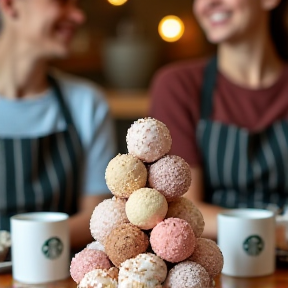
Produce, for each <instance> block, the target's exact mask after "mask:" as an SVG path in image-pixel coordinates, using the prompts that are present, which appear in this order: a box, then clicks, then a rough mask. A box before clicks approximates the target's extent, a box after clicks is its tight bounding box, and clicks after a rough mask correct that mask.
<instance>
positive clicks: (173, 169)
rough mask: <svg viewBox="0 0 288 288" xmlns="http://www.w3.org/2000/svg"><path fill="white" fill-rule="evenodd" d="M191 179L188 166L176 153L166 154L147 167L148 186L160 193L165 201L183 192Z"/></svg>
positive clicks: (187, 187) (186, 189)
mask: <svg viewBox="0 0 288 288" xmlns="http://www.w3.org/2000/svg"><path fill="white" fill-rule="evenodd" d="M191 179H192V178H191V170H190V166H189V165H188V163H187V162H185V160H184V159H183V158H181V157H179V156H176V155H166V156H165V157H163V158H161V159H159V160H158V161H157V162H155V163H154V164H152V165H151V166H150V168H149V175H148V184H149V186H150V187H152V188H154V189H156V190H158V191H159V192H160V193H162V194H163V195H164V196H165V197H166V199H167V201H172V200H174V199H175V198H177V197H180V196H182V195H183V194H185V193H186V192H187V191H188V189H189V187H190V185H191Z"/></svg>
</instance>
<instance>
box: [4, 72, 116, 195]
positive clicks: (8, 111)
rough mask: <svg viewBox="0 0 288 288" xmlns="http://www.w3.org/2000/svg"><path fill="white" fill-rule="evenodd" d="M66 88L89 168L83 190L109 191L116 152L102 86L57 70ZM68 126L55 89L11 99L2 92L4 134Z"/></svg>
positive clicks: (25, 135) (46, 131) (33, 135)
mask: <svg viewBox="0 0 288 288" xmlns="http://www.w3.org/2000/svg"><path fill="white" fill-rule="evenodd" d="M53 76H54V77H55V78H56V79H57V80H58V82H59V84H60V87H61V89H62V93H63V97H64V101H66V103H67V107H68V109H70V113H71V116H72V118H73V121H74V124H75V127H76V129H77V132H78V135H79V137H80V139H81V142H82V145H83V148H84V153H85V158H86V159H85V160H86V167H85V169H86V171H85V173H84V181H83V191H82V192H83V193H84V194H87V195H93V194H103V193H109V190H108V188H107V185H106V182H105V170H106V167H107V165H108V163H109V161H110V160H111V159H112V158H113V157H114V156H115V152H116V147H115V146H116V145H115V137H114V127H113V121H112V119H111V117H110V114H109V107H108V104H107V102H106V100H105V96H104V93H103V91H102V90H101V89H100V87H98V86H96V85H95V84H92V83H91V82H89V81H85V80H82V79H79V78H77V77H74V76H70V75H67V74H64V73H61V72H58V71H57V72H53ZM65 127H66V122H65V119H64V117H63V115H62V113H61V110H60V107H59V105H58V102H57V99H56V97H55V96H54V95H53V91H52V90H47V91H46V92H45V93H43V94H41V95H39V96H38V97H35V98H29V99H28V98H26V99H17V100H10V99H7V98H4V97H1V96H0V137H1V138H36V137H40V136H44V135H49V134H51V133H54V132H57V131H62V130H64V129H65Z"/></svg>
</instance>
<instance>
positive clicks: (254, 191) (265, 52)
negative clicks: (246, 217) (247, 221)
mask: <svg viewBox="0 0 288 288" xmlns="http://www.w3.org/2000/svg"><path fill="white" fill-rule="evenodd" d="M287 2H288V1H286V0H282V1H281V0H253V1H252V0H194V1H193V11H194V14H195V16H196V18H197V20H198V22H199V24H200V26H201V27H202V29H203V30H204V32H205V34H206V36H207V38H208V40H209V41H210V42H212V43H215V44H217V53H216V55H215V57H213V58H212V59H201V60H195V61H185V62H181V63H177V64H172V65H169V66H168V67H165V68H162V69H161V70H160V71H159V72H158V73H157V74H156V75H155V78H154V79H153V82H152V85H151V94H152V106H151V116H153V117H155V118H157V119H159V120H160V121H163V122H164V123H165V124H166V125H167V126H168V128H169V129H170V131H171V135H172V139H173V144H172V150H171V153H172V154H176V155H179V156H181V157H183V158H184V159H185V160H186V161H187V162H188V163H189V164H190V166H191V173H192V185H191V187H190V189H189V191H188V192H187V194H186V197H188V198H189V199H190V200H192V201H193V202H194V203H195V204H196V205H198V207H199V208H200V210H201V211H202V213H203V216H204V219H205V222H206V226H205V231H204V234H203V235H204V236H206V237H210V238H216V235H217V223H216V219H217V217H216V215H217V213H218V212H220V211H221V210H223V208H241V207H255V208H267V207H269V206H271V205H272V206H273V207H279V208H283V207H285V206H286V205H287V204H288V122H287V119H288V97H287V95H288V81H287V79H288V66H287V63H286V62H285V57H287V53H288V47H287V45H286V44H287V37H288V36H287V35H285V34H284V32H283V31H285V24H286V26H287V25H288V23H287V21H286V23H284V21H285V19H287V17H288V9H287V8H288V7H287V4H288V3H287ZM285 52H286V55H285Z"/></svg>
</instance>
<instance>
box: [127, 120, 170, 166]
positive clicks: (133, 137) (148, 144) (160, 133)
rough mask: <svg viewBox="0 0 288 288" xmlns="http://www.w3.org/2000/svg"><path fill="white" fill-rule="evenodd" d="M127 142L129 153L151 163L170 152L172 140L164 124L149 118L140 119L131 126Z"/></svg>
mask: <svg viewBox="0 0 288 288" xmlns="http://www.w3.org/2000/svg"><path fill="white" fill-rule="evenodd" d="M126 142H127V149H128V151H129V153H131V154H133V155H135V156H136V157H138V158H139V159H141V160H143V161H145V162H148V163H151V162H154V161H156V160H158V159H160V158H161V157H162V156H164V155H165V154H167V153H168V152H169V151H170V149H171V145H172V138H171V135H170V132H169V130H168V128H167V127H166V125H165V124H164V123H162V122H160V121H158V120H156V119H154V118H150V117H148V118H142V119H138V120H137V121H135V122H134V123H133V124H132V125H131V127H130V128H129V129H128V131H127V136H126Z"/></svg>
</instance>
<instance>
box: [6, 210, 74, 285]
mask: <svg viewBox="0 0 288 288" xmlns="http://www.w3.org/2000/svg"><path fill="white" fill-rule="evenodd" d="M68 218H69V216H68V215H67V214H65V213H57V212H33V213H24V214H18V215H15V216H13V217H11V238H12V246H11V247H12V269H13V270H12V274H13V278H14V279H15V280H17V281H19V282H21V283H26V284H40V283H45V282H51V281H56V280H61V279H65V278H67V277H68V276H69V265H70V245H69V227H68Z"/></svg>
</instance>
